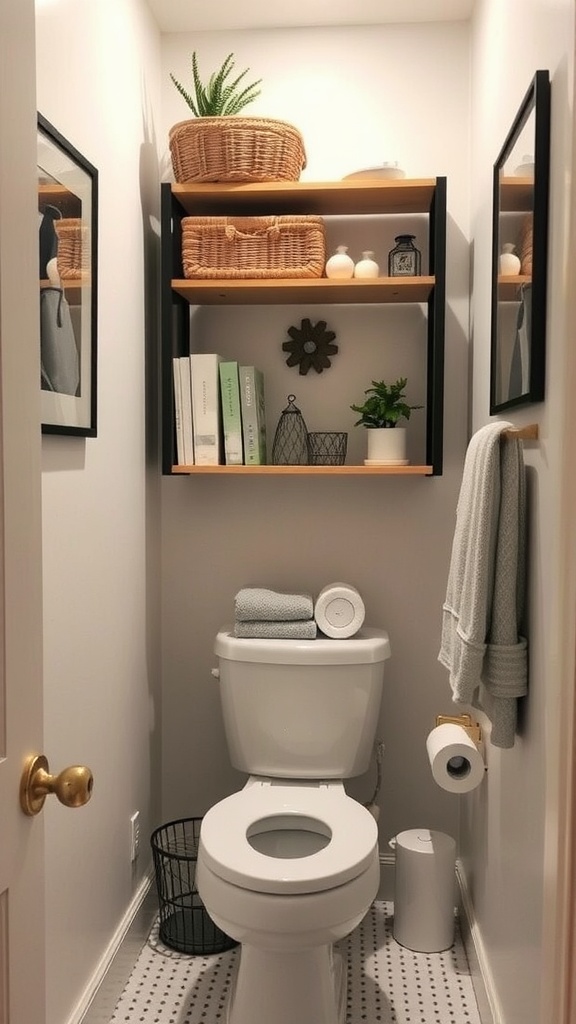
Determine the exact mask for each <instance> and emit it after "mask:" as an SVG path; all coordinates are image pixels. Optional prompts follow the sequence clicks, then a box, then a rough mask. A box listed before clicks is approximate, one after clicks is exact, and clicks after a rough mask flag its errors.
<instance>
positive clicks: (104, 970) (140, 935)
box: [66, 869, 157, 1024]
mask: <svg viewBox="0 0 576 1024" xmlns="http://www.w3.org/2000/svg"><path fill="white" fill-rule="evenodd" d="M153 877H154V876H153V872H152V870H151V869H150V870H149V871H148V872H147V873H146V875H145V876H144V877H143V879H142V881H141V882H140V884H139V886H138V888H137V890H136V892H135V893H134V896H133V897H132V900H131V901H130V904H129V906H128V909H127V910H126V913H125V914H124V916H123V918H122V920H121V921H120V924H119V925H118V927H117V929H116V931H115V932H114V935H113V936H112V939H111V940H110V942H109V944H108V946H107V948H106V950H105V951H104V954H103V956H102V957H101V959H100V962H99V963H98V966H97V967H96V970H95V971H94V973H93V975H92V977H91V978H90V980H89V982H88V985H87V986H86V988H85V990H84V992H83V993H82V996H81V998H80V999H79V1001H78V1003H77V1004H76V1007H75V1008H74V1010H73V1012H72V1015H71V1016H70V1017H69V1018H68V1020H67V1021H66V1024H108V1022H109V1021H110V1019H111V1017H112V1013H113V1011H114V1007H115V1005H116V1003H117V1001H118V998H119V996H120V994H121V993H122V990H123V988H124V986H125V984H126V981H127V980H128V977H129V975H130V972H131V971H132V968H133V966H134V964H135V962H136V960H137V958H138V954H139V953H140V950H141V949H142V946H143V944H144V942H145V941H146V938H147V937H148V933H149V931H150V927H151V925H152V921H153V919H154V916H155V913H156V910H157V907H156V904H155V902H154V904H153V903H152V900H147V899H146V897H147V896H148V895H149V893H150V887H151V885H152V881H153Z"/></svg>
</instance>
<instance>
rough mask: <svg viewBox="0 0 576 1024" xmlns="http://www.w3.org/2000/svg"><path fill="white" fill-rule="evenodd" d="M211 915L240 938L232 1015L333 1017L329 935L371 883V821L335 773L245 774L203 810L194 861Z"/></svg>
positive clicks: (323, 1020) (336, 935)
mask: <svg viewBox="0 0 576 1024" xmlns="http://www.w3.org/2000/svg"><path fill="white" fill-rule="evenodd" d="M196 883H197V886H198V891H199V893H200V896H201V897H202V900H203V902H204V905H205V907H206V909H207V910H208V913H209V914H210V916H211V917H212V919H213V921H214V922H215V924H217V925H218V927H220V928H221V929H222V930H223V931H225V932H226V933H227V934H228V935H231V936H232V938H235V939H237V940H238V941H239V942H241V943H242V948H241V963H240V968H239V972H238V976H237V980H236V984H235V987H234V990H233V992H232V994H231V997H230V1002H229V1007H228V1020H229V1022H230V1024H254V1022H255V1021H267V1020H273V1021H274V1022H275V1024H302V1021H307V1020H313V1021H314V1022H315V1024H340V1022H342V1021H343V1019H344V1016H343V1015H344V1009H345V984H344V977H345V972H344V970H343V967H342V964H341V961H340V958H339V957H338V955H337V954H336V953H335V952H334V950H333V948H332V944H333V943H334V942H336V941H338V940H339V939H342V938H344V936H346V935H348V934H349V933H350V932H351V931H353V929H354V928H355V927H356V926H357V925H358V924H359V923H360V921H361V920H362V918H363V917H364V915H365V913H366V911H367V910H368V908H369V907H370V904H371V903H372V901H373V899H374V897H375V896H376V893H377V891H378V884H379V858H378V831H377V828H376V822H375V821H374V818H373V817H372V815H371V814H369V812H368V811H367V810H366V809H365V808H364V807H362V806H361V805H360V804H358V803H357V802H356V801H355V800H352V799H351V798H350V797H348V796H347V795H346V793H345V791H344V787H343V785H342V783H340V782H333V781H330V782H327V783H312V784H311V783H309V782H306V783H294V781H293V780H285V781H280V780H264V779H249V781H248V783H247V785H246V787H245V788H244V789H243V790H241V791H240V792H239V793H235V794H234V795H232V796H230V797H227V798H226V799H224V800H222V801H221V802H220V803H219V804H217V805H216V806H215V807H213V808H212V809H211V810H210V811H208V813H207V814H206V816H205V818H204V820H203V822H202V828H201V834H200V844H199V849H198V862H197V867H196Z"/></svg>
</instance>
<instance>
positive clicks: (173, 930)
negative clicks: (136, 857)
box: [150, 818, 238, 955]
mask: <svg viewBox="0 0 576 1024" xmlns="http://www.w3.org/2000/svg"><path fill="white" fill-rule="evenodd" d="M201 824H202V819H201V818H181V819H179V820H178V821H169V822H168V823H167V824H165V825H161V826H160V828H157V829H156V830H155V831H154V832H153V833H152V835H151V837H150V845H151V847H152V855H153V858H154V872H155V875H156V889H157V891H158V904H159V910H160V927H159V935H160V939H161V940H162V942H163V943H164V944H165V945H166V946H169V947H170V949H176V950H178V952H180V953H191V954H198V955H206V954H209V953H223V952H224V951H225V950H227V949H232V948H233V947H234V946H237V945H238V943H237V942H236V940H235V939H231V938H230V936H229V935H226V934H225V932H223V931H222V930H221V929H220V928H218V927H217V926H216V925H215V924H214V922H213V921H212V919H211V918H210V916H209V915H208V913H207V911H206V908H205V907H204V904H203V903H202V900H201V899H200V896H199V893H198V890H197V888H196V863H197V860H198V841H199V839H200V826H201Z"/></svg>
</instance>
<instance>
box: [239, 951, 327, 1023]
mask: <svg viewBox="0 0 576 1024" xmlns="http://www.w3.org/2000/svg"><path fill="white" fill-rule="evenodd" d="M345 1017H346V970H345V965H344V962H343V959H342V955H341V954H340V953H339V952H338V951H337V950H335V949H334V947H333V946H330V945H328V946H317V947H315V948H313V949H310V948H308V949H305V950H301V951H294V952H291V951H287V950H266V949H257V948H256V947H255V946H248V945H245V944H243V945H242V947H241V951H240V963H239V966H238V974H237V976H236V981H235V984H234V987H233V989H232V991H231V993H230V996H229V1002H228V1007H227V1022H228V1024H255V1022H256V1021H269V1022H274V1024H303V1022H306V1021H314V1024H344V1021H345Z"/></svg>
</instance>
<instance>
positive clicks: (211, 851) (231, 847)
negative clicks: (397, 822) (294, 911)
mask: <svg viewBox="0 0 576 1024" xmlns="http://www.w3.org/2000/svg"><path fill="white" fill-rule="evenodd" d="M263 819H264V822H263V827H262V831H266V827H265V822H266V819H272V823H273V822H278V821H279V820H280V819H282V820H283V822H284V825H283V826H282V825H281V826H280V828H282V827H285V828H287V827H289V826H291V827H292V829H294V830H295V831H298V830H299V829H300V830H303V831H311V830H314V823H316V824H317V825H319V826H320V828H318V830H317V831H318V832H320V833H322V834H324V835H325V836H327V837H329V838H328V840H327V845H326V846H324V848H323V849H319V850H318V851H317V852H313V853H309V854H307V855H306V854H305V855H304V856H296V857H287V858H284V857H277V856H269V855H267V854H264V853H260V852H258V851H257V850H256V849H254V847H253V846H251V845H250V841H249V837H250V835H251V832H258V826H257V824H256V823H258V822H262V821H263ZM255 826H256V827H255ZM271 827H274V826H273V824H271ZM314 831H315V830H314ZM198 856H199V858H200V857H203V859H204V862H205V864H206V865H207V867H209V868H210V869H211V870H212V871H213V872H214V874H216V875H217V876H219V877H220V878H222V879H224V880H225V881H228V882H231V883H232V884H233V885H237V886H239V887H240V888H243V889H249V890H252V891H254V892H262V893H279V894H289V893H312V892H322V891H325V890H327V889H333V888H335V887H336V886H339V885H344V884H345V883H346V882H349V881H350V880H351V879H354V878H357V877H358V876H359V875H361V874H362V872H363V871H365V870H366V869H367V868H368V867H369V866H370V865H371V864H372V861H373V859H374V856H376V857H377V856H378V829H377V826H376V822H375V820H374V818H373V817H372V815H371V814H370V813H369V811H367V810H366V808H365V807H362V806H361V804H359V803H357V802H356V801H355V800H352V799H351V797H349V796H347V794H346V793H345V791H344V787H343V785H342V783H341V782H327V783H319V784H318V783H316V784H310V783H308V782H305V783H300V784H298V783H296V784H295V783H294V782H293V781H292V780H290V781H279V780H274V781H273V782H271V781H270V780H266V781H264V780H262V781H258V782H255V781H254V780H253V779H251V780H250V781H249V782H248V784H247V786H246V787H245V788H244V789H243V790H241V791H240V792H238V793H234V794H233V795H232V796H229V797H226V798H225V799H224V800H221V801H220V803H218V804H215V806H214V807H212V808H211V809H210V810H209V811H208V812H207V814H206V815H205V817H204V819H203V821H202V827H201V831H200V848H199V854H198Z"/></svg>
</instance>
